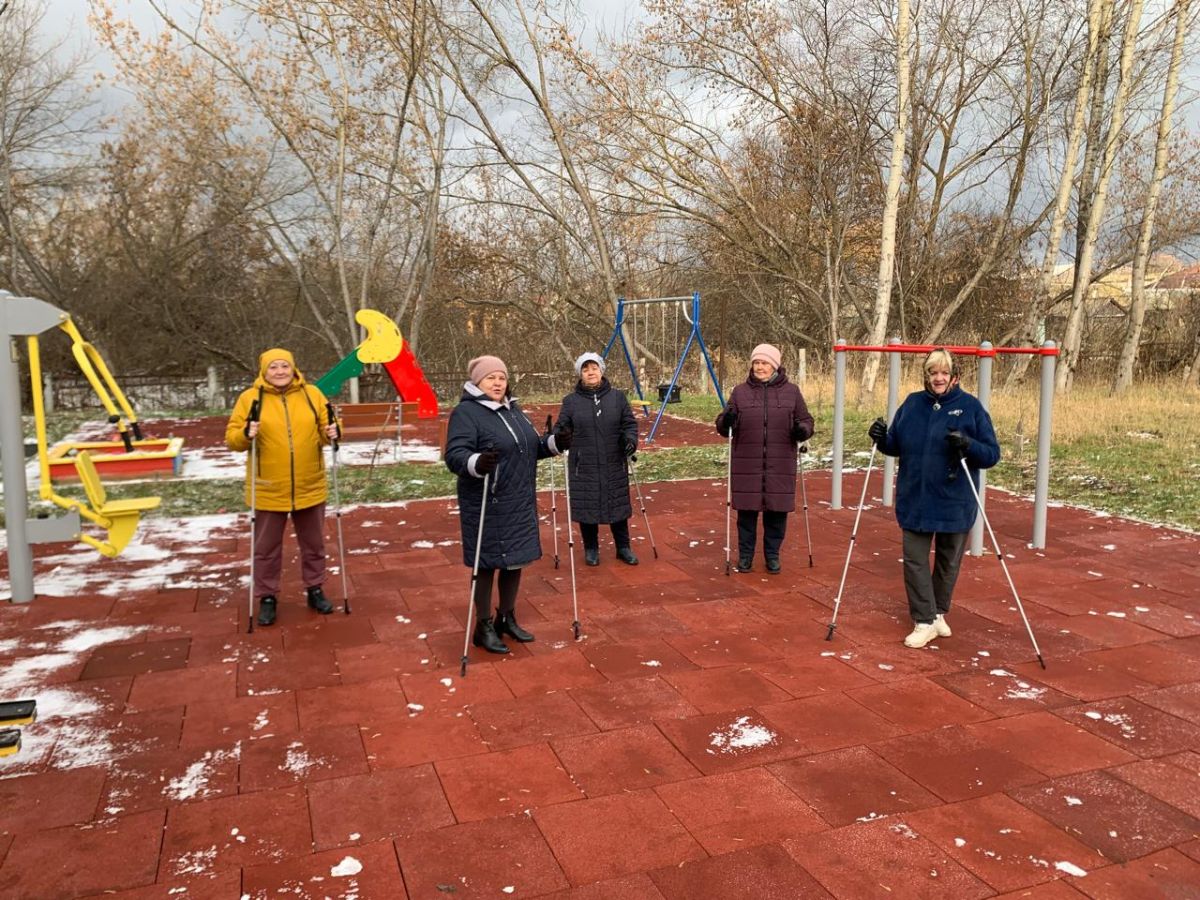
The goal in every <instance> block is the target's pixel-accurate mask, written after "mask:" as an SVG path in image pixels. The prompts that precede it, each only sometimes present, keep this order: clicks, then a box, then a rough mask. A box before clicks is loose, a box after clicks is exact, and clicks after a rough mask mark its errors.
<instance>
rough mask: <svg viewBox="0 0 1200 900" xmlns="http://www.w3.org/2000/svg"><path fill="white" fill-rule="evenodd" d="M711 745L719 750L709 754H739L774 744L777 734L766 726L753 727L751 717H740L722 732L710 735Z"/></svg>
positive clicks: (711, 751) (710, 751)
mask: <svg viewBox="0 0 1200 900" xmlns="http://www.w3.org/2000/svg"><path fill="white" fill-rule="evenodd" d="M709 737H710V738H711V740H710V741H709V745H710V746H712V747H716V748H717V749H716V750H715V751H714V750H709V751H708V752H709V753H737V752H738V751H739V750H753V749H755V748H758V747H766V746H768V745H769V744H772V743H774V741H775V738H776V734H775V732H773V731H771V729H769V728H767V727H766V726H765V725H751V724H750V717H749V716H740V717H739V718H738V719H736V720H735V721H733V722H731V723H730V724H729V725H727V726H725V728H724V729H723V730H721V731H714V732H713V733H712V734H711V735H709Z"/></svg>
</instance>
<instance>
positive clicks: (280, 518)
mask: <svg viewBox="0 0 1200 900" xmlns="http://www.w3.org/2000/svg"><path fill="white" fill-rule="evenodd" d="M288 516H291V517H292V528H293V529H294V530H295V532H296V541H297V543H299V544H300V575H301V577H302V578H303V579H304V586H305V587H306V588H310V587H316V586H317V585H320V584H322V583H323V582H324V581H325V504H324V503H318V504H317V505H316V506H310V507H308V509H294V510H292V511H291V512H290V513H288V512H275V511H274V510H268V509H260V510H256V511H255V513H254V596H256V597H274V596H275V595H277V594H278V593H279V572H280V570H281V569H282V568H283V526H284V525H286V524H287V520H288Z"/></svg>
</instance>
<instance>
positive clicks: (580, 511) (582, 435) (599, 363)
mask: <svg viewBox="0 0 1200 900" xmlns="http://www.w3.org/2000/svg"><path fill="white" fill-rule="evenodd" d="M575 374H576V375H577V376H578V378H579V380H578V382H576V384H575V390H574V391H572V392H571V393H570V394H567V396H565V397H563V400H562V407H561V408H560V409H559V412H558V424H557V428H558V429H559V430H561V429H564V428H566V429H570V430H571V431H572V433H573V435H574V443H572V445H571V455H570V457H569V460H570V467H571V471H570V475H571V521H572V522H578V523H579V532H580V534H581V535H582V537H583V559H584V562H586V563H587V564H588V565H589V566H598V565H600V526H601V525H608V526H609V527H610V528H611V529H612V536H613V544H614V545H616V548H617V559H619V560H621V562H623V563H625V564H626V565H630V566H636V565H637V563H638V559H637V557H636V556H635V555H634V553H633V549H632V548H631V547H630V545H629V517H630V516H631V515H632V514H633V505H632V504H631V503H630V502H629V471H628V469H627V468H626V463H625V460H626V459H628V458H629V457H631V456H633V454H634V453H636V452H637V441H638V430H637V421H636V420H635V419H634V417H633V410H632V409H631V408H630V406H629V401H628V400H626V399H625V395H624V394H622V393H621V392H620V391H617V390H614V389H613V388H612V386H611V385H610V384H609V383H608V379H607V378H605V377H604V360H603V359H601V358H600V356H599V355H598V354H595V353H584V354H583V355H582V356H580V357H579V359H577V360H575Z"/></svg>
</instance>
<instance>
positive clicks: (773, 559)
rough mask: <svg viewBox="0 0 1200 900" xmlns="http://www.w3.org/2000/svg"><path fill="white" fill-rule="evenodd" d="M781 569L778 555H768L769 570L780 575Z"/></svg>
mask: <svg viewBox="0 0 1200 900" xmlns="http://www.w3.org/2000/svg"><path fill="white" fill-rule="evenodd" d="M779 569H780V566H779V557H778V556H768V557H767V571H768V572H770V573H771V574H772V575H778V574H779Z"/></svg>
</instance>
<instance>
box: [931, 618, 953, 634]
mask: <svg viewBox="0 0 1200 900" xmlns="http://www.w3.org/2000/svg"><path fill="white" fill-rule="evenodd" d="M933 627H934V628H935V629H936V630H937V636H938V637H950V635H952V634H954V632H953V631H951V630H950V625H949V623H948V622H947V621H946V617H945V616H944V615H941V614H940V613H939V614H938V617H937V619H935V620H934V623H933Z"/></svg>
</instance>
